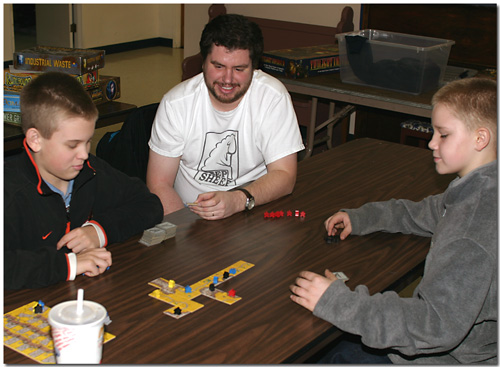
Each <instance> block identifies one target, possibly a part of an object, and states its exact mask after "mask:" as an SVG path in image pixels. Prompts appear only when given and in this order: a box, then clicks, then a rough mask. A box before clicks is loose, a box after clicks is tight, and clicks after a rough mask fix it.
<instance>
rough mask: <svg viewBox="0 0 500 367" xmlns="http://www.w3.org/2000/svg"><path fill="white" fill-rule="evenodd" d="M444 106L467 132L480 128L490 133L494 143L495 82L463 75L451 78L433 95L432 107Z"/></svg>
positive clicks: (495, 121) (495, 129)
mask: <svg viewBox="0 0 500 367" xmlns="http://www.w3.org/2000/svg"><path fill="white" fill-rule="evenodd" d="M436 104H443V105H445V106H446V107H447V108H448V109H449V110H450V112H451V113H452V114H453V115H454V116H455V117H456V118H457V119H459V120H460V121H462V122H463V123H464V125H465V126H466V127H467V129H469V130H470V131H474V130H476V129H478V128H480V127H485V128H487V129H488V130H489V131H490V133H491V142H492V143H493V144H494V146H495V148H496V144H497V138H496V136H497V83H496V81H495V80H492V79H486V78H466V79H461V80H456V81H453V82H451V83H449V84H447V85H445V86H444V87H442V88H441V89H440V90H438V91H437V92H436V94H434V96H433V97H432V106H433V107H434V106H435V105H436Z"/></svg>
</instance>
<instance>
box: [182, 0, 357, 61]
mask: <svg viewBox="0 0 500 367" xmlns="http://www.w3.org/2000/svg"><path fill="white" fill-rule="evenodd" d="M210 5H211V4H210V3H209V4H186V5H185V15H184V56H185V57H186V56H190V55H194V54H196V53H198V51H199V46H198V42H199V40H200V35H201V32H202V31H203V27H204V26H205V24H206V23H207V21H208V8H209V7H210ZM346 5H349V6H351V7H352V8H353V10H354V20H353V23H354V29H356V30H357V29H359V24H360V12H361V4H225V6H226V9H227V12H228V13H238V14H242V15H246V16H251V17H257V18H267V19H277V20H285V21H290V22H297V23H305V24H316V25H321V26H327V27H336V26H337V23H338V22H339V21H340V14H341V13H342V9H344V7H345V6H346Z"/></svg>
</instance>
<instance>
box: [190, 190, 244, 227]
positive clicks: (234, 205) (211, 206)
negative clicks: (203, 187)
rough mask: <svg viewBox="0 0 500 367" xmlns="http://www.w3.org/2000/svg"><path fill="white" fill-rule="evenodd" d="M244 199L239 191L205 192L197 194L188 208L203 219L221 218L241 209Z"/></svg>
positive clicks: (242, 208)
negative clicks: (194, 200)
mask: <svg viewBox="0 0 500 367" xmlns="http://www.w3.org/2000/svg"><path fill="white" fill-rule="evenodd" d="M246 199H247V197H246V196H245V194H244V193H243V192H241V191H213V192H206V193H203V194H200V195H198V198H197V199H196V202H195V203H194V205H190V209H191V211H192V212H193V213H196V214H198V215H199V216H200V217H201V218H203V219H207V220H217V219H223V218H227V217H230V216H231V215H233V214H235V213H238V212H241V211H243V210H244V209H245V202H246Z"/></svg>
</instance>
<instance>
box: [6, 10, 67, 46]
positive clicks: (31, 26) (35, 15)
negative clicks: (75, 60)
mask: <svg viewBox="0 0 500 367" xmlns="http://www.w3.org/2000/svg"><path fill="white" fill-rule="evenodd" d="M12 12H13V19H14V48H15V51H20V50H24V49H26V48H30V47H34V46H36V45H39V46H54V47H73V33H72V32H71V24H72V23H73V21H72V19H73V5H70V4H13V5H12Z"/></svg>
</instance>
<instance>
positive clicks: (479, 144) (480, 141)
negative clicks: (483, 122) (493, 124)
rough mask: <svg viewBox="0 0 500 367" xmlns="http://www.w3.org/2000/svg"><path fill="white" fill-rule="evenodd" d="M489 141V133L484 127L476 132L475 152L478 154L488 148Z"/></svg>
mask: <svg viewBox="0 0 500 367" xmlns="http://www.w3.org/2000/svg"><path fill="white" fill-rule="evenodd" d="M490 139H491V133H490V131H489V130H488V129H487V128H485V127H480V128H479V129H477V130H476V150H477V151H478V152H480V151H481V150H483V149H484V148H486V147H487V146H488V144H489V143H490Z"/></svg>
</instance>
